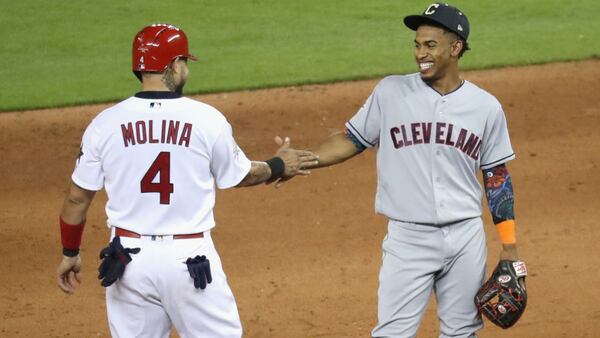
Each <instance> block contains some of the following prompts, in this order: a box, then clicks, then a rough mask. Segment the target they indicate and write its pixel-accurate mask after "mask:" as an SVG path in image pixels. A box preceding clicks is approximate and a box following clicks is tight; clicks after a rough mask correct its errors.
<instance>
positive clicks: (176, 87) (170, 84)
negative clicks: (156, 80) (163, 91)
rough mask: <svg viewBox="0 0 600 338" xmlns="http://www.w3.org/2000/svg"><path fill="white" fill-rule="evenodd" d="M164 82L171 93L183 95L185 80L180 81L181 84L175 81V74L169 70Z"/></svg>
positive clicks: (164, 76) (165, 74) (164, 75)
mask: <svg viewBox="0 0 600 338" xmlns="http://www.w3.org/2000/svg"><path fill="white" fill-rule="evenodd" d="M162 82H163V83H164V84H165V86H167V88H169V90H170V91H172V92H174V93H176V94H177V95H179V96H181V95H183V86H185V80H183V79H180V81H179V83H177V81H176V80H175V77H174V76H173V72H172V71H171V70H170V69H168V68H167V70H166V71H165V73H164V74H163V77H162Z"/></svg>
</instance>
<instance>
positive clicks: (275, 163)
mask: <svg viewBox="0 0 600 338" xmlns="http://www.w3.org/2000/svg"><path fill="white" fill-rule="evenodd" d="M265 162H267V165H268V166H269V169H271V176H270V177H269V181H272V180H276V179H278V178H280V177H282V176H283V173H284V171H285V162H283V159H282V158H281V157H272V158H270V159H268V160H266V161H265Z"/></svg>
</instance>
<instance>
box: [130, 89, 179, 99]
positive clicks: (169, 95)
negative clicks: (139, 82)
mask: <svg viewBox="0 0 600 338" xmlns="http://www.w3.org/2000/svg"><path fill="white" fill-rule="evenodd" d="M134 96H135V97H137V98H140V99H154V100H156V99H178V98H180V97H181V95H179V94H177V93H175V92H155V91H147V92H138V93H135V95H134Z"/></svg>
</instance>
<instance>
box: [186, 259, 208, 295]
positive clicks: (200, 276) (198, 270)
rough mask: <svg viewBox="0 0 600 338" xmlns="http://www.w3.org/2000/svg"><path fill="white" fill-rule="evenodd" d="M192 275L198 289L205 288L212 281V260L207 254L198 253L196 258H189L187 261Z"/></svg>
mask: <svg viewBox="0 0 600 338" xmlns="http://www.w3.org/2000/svg"><path fill="white" fill-rule="evenodd" d="M185 264H186V265H187V268H188V272H189V273H190V277H192V278H193V279H194V287H195V288H196V289H198V288H200V289H203V290H204V289H205V288H206V285H207V284H209V283H210V282H212V275H211V273H210V262H209V260H208V259H207V258H206V256H204V255H202V256H199V255H196V257H194V258H188V259H187V260H186V261H185Z"/></svg>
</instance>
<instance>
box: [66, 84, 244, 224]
mask: <svg viewBox="0 0 600 338" xmlns="http://www.w3.org/2000/svg"><path fill="white" fill-rule="evenodd" d="M81 147H82V149H81V152H82V153H81V154H80V157H79V159H78V160H77V166H76V168H75V171H74V172H73V175H72V180H73V182H74V183H75V184H77V185H78V186H80V187H82V188H84V189H88V190H100V189H102V188H103V187H104V188H106V192H107V194H108V202H107V204H106V214H107V216H108V225H109V226H117V227H120V228H124V229H127V230H131V231H134V232H137V233H140V234H147V235H171V234H187V233H198V232H203V231H206V230H209V229H211V228H212V227H213V226H214V225H215V221H214V217H213V207H214V204H215V182H216V186H217V187H219V188H221V189H224V188H229V187H232V186H235V185H237V184H238V183H239V182H240V181H241V180H242V179H243V178H244V177H245V176H246V174H247V173H248V172H249V170H250V165H251V164H250V161H249V160H248V158H247V157H246V156H245V154H244V153H243V152H242V150H241V149H240V148H239V147H238V146H237V144H236V142H235V140H234V138H233V136H232V129H231V125H230V124H229V123H228V122H227V120H226V119H225V117H224V116H223V115H222V114H221V113H220V112H219V111H218V110H216V109H215V108H213V107H211V106H209V105H207V104H204V103H201V102H198V101H194V100H192V99H189V98H185V97H178V96H177V95H176V94H174V93H169V92H141V93H138V94H136V96H133V97H130V98H128V99H126V100H124V101H122V102H120V103H118V104H116V105H115V106H113V107H111V108H108V109H106V110H105V111H103V112H101V113H100V114H99V115H98V116H96V118H95V119H94V120H93V121H92V122H91V123H90V125H89V126H88V127H87V129H86V131H85V133H84V135H83V141H82V146H81Z"/></svg>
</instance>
